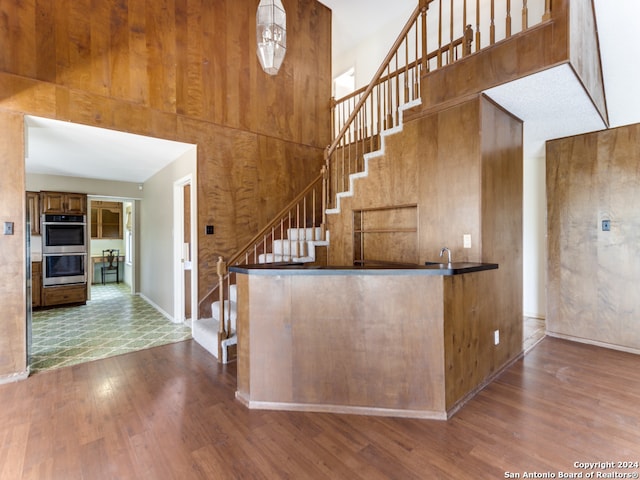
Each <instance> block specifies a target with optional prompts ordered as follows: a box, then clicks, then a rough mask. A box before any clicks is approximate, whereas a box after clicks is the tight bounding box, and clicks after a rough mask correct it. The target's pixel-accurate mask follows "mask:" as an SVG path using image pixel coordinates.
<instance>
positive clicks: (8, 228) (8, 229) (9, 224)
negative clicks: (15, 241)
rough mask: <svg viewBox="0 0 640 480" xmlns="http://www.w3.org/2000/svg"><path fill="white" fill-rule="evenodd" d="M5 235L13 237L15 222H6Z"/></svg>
mask: <svg viewBox="0 0 640 480" xmlns="http://www.w3.org/2000/svg"><path fill="white" fill-rule="evenodd" d="M4 234H5V235H13V222H4Z"/></svg>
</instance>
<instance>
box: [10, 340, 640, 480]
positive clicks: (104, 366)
mask: <svg viewBox="0 0 640 480" xmlns="http://www.w3.org/2000/svg"><path fill="white" fill-rule="evenodd" d="M639 367H640V357H638V356H636V355H632V354H628V353H623V352H617V351H612V350H606V349H602V348H598V347H594V346H590V345H583V344H578V343H572V342H567V341H563V340H559V339H554V338H549V337H547V338H545V339H544V340H542V341H541V342H540V343H539V344H538V345H536V346H535V347H534V348H533V349H532V350H531V351H530V352H529V353H528V354H527V355H526V356H525V357H524V359H522V360H521V361H518V362H517V363H516V364H515V365H513V366H512V367H511V368H509V369H508V370H507V371H506V372H504V373H503V374H502V375H501V376H500V377H499V378H498V379H497V380H496V381H494V382H493V383H492V384H490V385H489V386H487V387H486V388H485V389H484V390H482V391H481V392H480V393H479V394H478V395H477V396H476V397H475V398H474V399H473V400H471V401H470V402H469V403H468V404H467V405H466V406H465V407H464V408H462V410H460V411H459V412H458V413H457V414H456V416H455V417H454V418H453V419H451V420H449V421H447V422H440V421H425V420H411V419H394V418H379V417H363V416H352V415H333V414H315V413H290V412H268V411H250V410H247V409H245V408H244V407H243V406H242V405H241V404H240V403H239V402H237V401H236V400H235V399H234V392H235V365H233V364H231V365H228V366H220V365H218V364H216V363H215V359H214V358H213V357H211V356H210V355H209V354H208V353H207V352H206V351H205V350H204V349H203V348H201V347H200V346H199V345H198V344H197V343H195V342H194V341H193V340H188V341H184V342H180V343H175V344H171V345H165V346H161V347H155V348H152V349H149V350H143V351H140V352H135V353H131V354H126V355H121V356H117V357H111V358H107V359H104V360H98V361H94V362H89V363H84V364H80V365H74V366H71V367H64V368H60V369H57V370H51V371H46V372H41V373H39V374H37V375H34V376H32V377H30V378H29V379H27V380H25V381H22V382H18V383H13V384H6V385H0V479H2V480H5V479H11V480H14V479H38V480H46V479H64V480H69V479H92V480H95V479H180V480H184V479H218V478H229V479H231V478H233V479H235V478H257V479H260V478H264V479H278V478H290V479H307V478H309V479H325V478H326V479H368V480H369V479H440V478H441V479H498V478H527V477H525V476H523V475H524V473H525V472H527V473H530V474H531V473H534V472H537V473H546V472H553V473H554V474H555V475H556V477H555V478H559V475H558V472H567V473H583V475H586V473H587V472H588V470H584V469H581V468H578V467H575V466H574V462H599V461H602V462H605V461H607V462H611V461H614V462H617V461H635V462H640V368H639ZM596 471H602V472H605V473H611V472H613V471H616V472H621V473H640V468H635V467H634V468H629V469H622V468H620V469H618V468H614V469H609V470H602V469H601V470H596ZM510 473H511V474H514V476H511V477H509V476H508V475H509V474H510ZM515 474H519V475H520V477H516V476H515ZM529 478H532V477H529ZM594 478H606V477H594Z"/></svg>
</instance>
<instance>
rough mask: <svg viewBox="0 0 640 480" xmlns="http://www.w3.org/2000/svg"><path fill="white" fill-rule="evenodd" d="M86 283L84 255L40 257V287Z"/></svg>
mask: <svg viewBox="0 0 640 480" xmlns="http://www.w3.org/2000/svg"><path fill="white" fill-rule="evenodd" d="M74 283H87V254H86V253H54V254H43V255H42V285H43V286H51V285H68V284H74Z"/></svg>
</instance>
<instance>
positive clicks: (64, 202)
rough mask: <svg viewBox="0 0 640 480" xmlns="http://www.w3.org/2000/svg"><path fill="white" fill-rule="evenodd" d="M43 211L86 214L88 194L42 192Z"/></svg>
mask: <svg viewBox="0 0 640 480" xmlns="http://www.w3.org/2000/svg"><path fill="white" fill-rule="evenodd" d="M40 201H41V202H42V213H62V214H70V215H84V214H86V213H87V196H86V195H85V194H84V193H69V192H40Z"/></svg>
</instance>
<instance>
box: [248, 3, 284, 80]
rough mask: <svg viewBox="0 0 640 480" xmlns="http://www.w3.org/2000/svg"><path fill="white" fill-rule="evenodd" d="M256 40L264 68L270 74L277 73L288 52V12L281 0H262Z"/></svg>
mask: <svg viewBox="0 0 640 480" xmlns="http://www.w3.org/2000/svg"><path fill="white" fill-rule="evenodd" d="M256 41H257V44H258V50H257V53H258V59H259V60H260V65H262V69H263V70H264V71H265V72H266V73H268V74H269V75H275V74H277V73H278V70H279V69H280V66H281V65H282V61H283V60H284V55H285V53H286V52H287V14H286V13H285V11H284V7H283V6H282V1H281V0H260V4H259V5H258V11H257V13H256Z"/></svg>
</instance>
